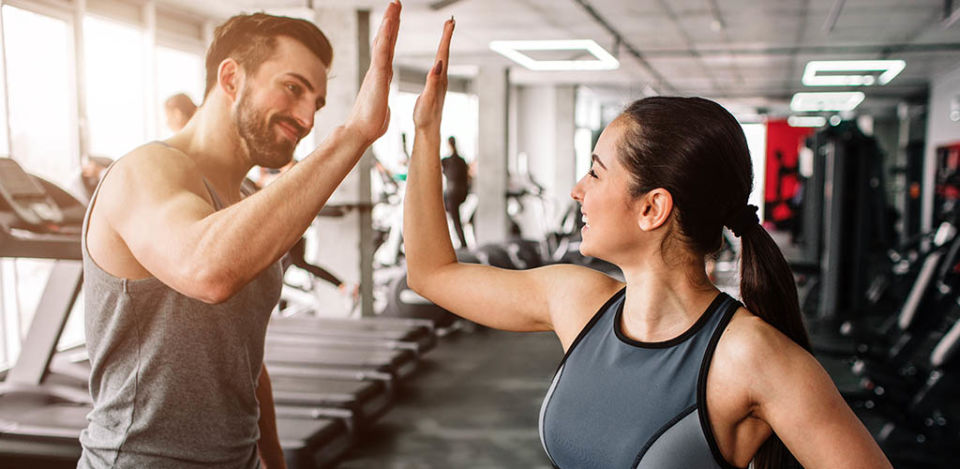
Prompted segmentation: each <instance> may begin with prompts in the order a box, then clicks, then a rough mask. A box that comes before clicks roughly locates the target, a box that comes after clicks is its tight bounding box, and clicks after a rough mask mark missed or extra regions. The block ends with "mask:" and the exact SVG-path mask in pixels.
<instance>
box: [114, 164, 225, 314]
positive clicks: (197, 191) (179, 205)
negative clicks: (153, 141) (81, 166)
mask: <svg viewBox="0 0 960 469" xmlns="http://www.w3.org/2000/svg"><path fill="white" fill-rule="evenodd" d="M205 190H206V189H205V188H204V184H203V180H202V178H201V176H200V174H199V171H198V170H197V168H196V167H195V165H194V163H193V162H192V161H191V160H189V159H188V158H186V157H185V156H183V155H181V154H179V153H178V152H174V151H172V150H169V149H165V148H163V147H158V146H156V145H153V146H149V147H143V148H140V149H138V150H135V151H134V153H131V154H130V155H127V156H125V157H124V158H122V159H121V160H120V161H118V163H117V164H116V166H115V167H114V168H113V170H112V171H111V174H110V175H108V177H107V180H106V181H104V184H103V187H101V192H100V194H99V196H98V198H97V199H98V200H97V202H96V203H97V205H98V206H100V207H99V208H100V210H98V213H99V214H101V215H103V216H105V218H106V222H107V223H108V225H109V227H110V228H111V229H112V230H113V231H114V232H115V233H116V234H117V235H118V236H119V237H120V238H121V239H122V240H123V242H124V244H126V246H127V248H128V249H129V250H130V253H131V254H132V255H133V257H134V258H135V259H136V261H137V262H138V263H139V264H140V265H141V266H142V267H143V268H144V269H146V270H147V271H148V272H150V274H151V275H153V276H154V277H156V278H157V279H159V280H160V281H162V282H163V283H165V284H167V285H169V286H170V287H171V288H174V289H176V290H178V291H181V292H183V293H185V294H188V295H189V296H195V295H194V294H195V293H196V292H195V291H193V290H194V289H195V287H196V280H197V279H196V276H195V274H196V272H195V270H196V267H195V264H194V263H193V262H192V261H193V260H195V253H196V252H197V251H198V246H197V244H198V243H199V242H200V237H199V234H200V228H201V227H200V225H201V223H202V222H203V220H204V218H205V217H207V216H209V215H210V214H212V213H213V212H214V208H213V207H212V206H211V205H210V202H209V201H208V200H207V199H206V197H204V196H203V195H201V194H203V193H204V191H205Z"/></svg>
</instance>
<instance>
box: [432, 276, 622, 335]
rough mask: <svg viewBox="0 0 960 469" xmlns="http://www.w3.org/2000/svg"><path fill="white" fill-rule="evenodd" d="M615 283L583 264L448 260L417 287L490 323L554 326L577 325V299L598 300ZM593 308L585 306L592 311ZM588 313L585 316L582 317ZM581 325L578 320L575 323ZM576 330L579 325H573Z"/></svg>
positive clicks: (495, 325)
mask: <svg viewBox="0 0 960 469" xmlns="http://www.w3.org/2000/svg"><path fill="white" fill-rule="evenodd" d="M616 285H619V283H618V282H617V281H616V280H614V279H612V278H610V277H608V276H607V275H605V274H603V273H600V272H597V271H595V270H593V269H589V268H586V267H582V266H575V265H551V266H546V267H539V268H536V269H530V270H506V269H500V268H496V267H491V266H486V265H477V264H461V263H453V264H448V265H445V266H443V267H441V268H440V269H438V270H437V271H435V272H433V273H431V275H429V281H427V282H425V283H424V284H423V285H422V286H421V287H420V290H421V291H420V293H421V294H422V295H423V296H425V297H427V298H428V299H430V300H431V301H433V302H434V303H436V304H438V305H439V306H441V307H443V308H444V309H446V310H448V311H450V312H452V313H454V314H456V315H458V316H461V317H464V318H467V319H470V320H471V321H474V322H477V323H480V324H483V325H485V326H489V327H492V328H495V329H502V330H510V331H550V330H553V331H556V332H557V334H558V335H560V336H561V340H563V337H564V336H563V334H566V335H569V333H568V332H567V331H568V330H570V329H572V328H574V327H576V326H575V324H577V323H579V322H580V321H578V320H577V318H576V317H571V316H578V315H577V314H570V313H571V311H574V312H575V311H578V310H579V309H580V308H579V307H580V306H581V305H592V304H593V303H596V299H594V298H603V300H601V301H600V303H599V304H602V303H603V301H605V300H606V298H608V297H609V296H610V294H612V291H616V290H615V289H612V288H613V287H615V286H616ZM599 304H597V305H594V310H590V311H586V314H592V313H593V312H594V311H595V306H599ZM587 319H589V317H587ZM580 327H582V324H580ZM577 331H579V328H577Z"/></svg>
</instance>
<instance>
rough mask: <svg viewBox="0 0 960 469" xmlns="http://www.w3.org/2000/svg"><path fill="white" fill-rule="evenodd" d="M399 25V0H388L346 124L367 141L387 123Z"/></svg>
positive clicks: (372, 139)
mask: <svg viewBox="0 0 960 469" xmlns="http://www.w3.org/2000/svg"><path fill="white" fill-rule="evenodd" d="M399 29H400V2H399V1H398V0H394V1H391V2H390V4H389V5H387V10H386V11H385V12H384V13H383V20H382V21H381V23H380V29H379V30H378V31H377V36H376V37H375V38H374V39H373V47H372V50H371V61H370V68H369V69H368V70H367V74H366V75H365V76H364V77H363V84H362V85H360V92H359V93H357V100H356V101H355V102H354V104H353V110H352V111H351V112H350V117H349V118H347V123H346V126H347V128H349V129H351V130H352V131H354V132H356V134H357V135H358V136H359V137H360V138H361V139H363V141H364V142H365V143H366V144H368V145H369V144H371V143H373V141H374V140H376V139H378V138H380V136H381V135H383V134H384V132H386V131H387V127H388V126H389V124H390V107H389V106H388V104H387V98H388V97H389V95H390V80H392V79H393V52H394V48H395V47H396V44H397V32H398V31H399Z"/></svg>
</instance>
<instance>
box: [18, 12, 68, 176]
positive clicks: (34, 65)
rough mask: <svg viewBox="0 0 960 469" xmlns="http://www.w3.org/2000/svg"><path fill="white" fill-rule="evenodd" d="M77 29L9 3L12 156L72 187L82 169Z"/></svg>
mask: <svg viewBox="0 0 960 469" xmlns="http://www.w3.org/2000/svg"><path fill="white" fill-rule="evenodd" d="M71 31H72V30H71V29H70V25H68V24H67V23H66V22H64V21H62V20H59V19H56V18H52V17H50V16H44V15H39V14H36V13H32V12H30V11H26V10H21V9H19V8H15V7H12V6H10V5H3V36H4V45H5V47H6V55H7V67H6V68H7V69H6V72H7V75H6V78H7V86H8V91H9V94H8V98H9V102H8V103H7V105H8V106H9V108H10V121H9V126H10V137H9V146H10V155H11V156H12V157H13V159H15V160H17V161H18V162H19V163H20V164H21V165H23V168H24V169H25V170H26V171H27V172H28V173H31V174H34V175H37V176H40V177H42V178H45V179H48V180H50V181H53V182H55V183H56V184H58V185H60V186H61V187H68V188H72V187H73V184H74V183H76V182H77V177H78V176H79V174H80V158H79V152H78V145H77V122H76V117H75V116H76V115H77V114H76V108H75V106H74V103H75V102H76V99H75V97H74V94H73V90H74V80H73V70H72V69H71V66H70V63H71V56H72V52H71V48H72V35H71ZM40 58H42V60H41V59H40Z"/></svg>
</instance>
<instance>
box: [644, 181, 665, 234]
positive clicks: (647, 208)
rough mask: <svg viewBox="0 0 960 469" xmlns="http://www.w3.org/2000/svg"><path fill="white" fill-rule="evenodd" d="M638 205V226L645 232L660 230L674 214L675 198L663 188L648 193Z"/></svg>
mask: <svg viewBox="0 0 960 469" xmlns="http://www.w3.org/2000/svg"><path fill="white" fill-rule="evenodd" d="M636 203H637V204H639V206H638V212H637V226H639V227H640V229H641V230H643V231H653V230H655V229H657V228H660V227H661V226H663V225H664V224H665V223H666V222H667V220H668V219H669V218H670V214H671V213H672V212H673V196H672V195H670V192H669V191H668V190H666V189H664V188H662V187H660V188H656V189H653V190H651V191H649V192H647V193H646V194H644V195H643V196H642V197H640V199H639V200H637V201H636Z"/></svg>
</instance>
